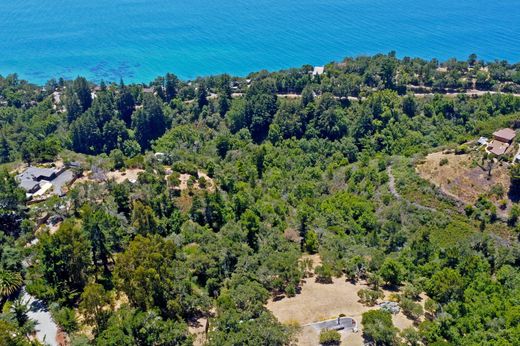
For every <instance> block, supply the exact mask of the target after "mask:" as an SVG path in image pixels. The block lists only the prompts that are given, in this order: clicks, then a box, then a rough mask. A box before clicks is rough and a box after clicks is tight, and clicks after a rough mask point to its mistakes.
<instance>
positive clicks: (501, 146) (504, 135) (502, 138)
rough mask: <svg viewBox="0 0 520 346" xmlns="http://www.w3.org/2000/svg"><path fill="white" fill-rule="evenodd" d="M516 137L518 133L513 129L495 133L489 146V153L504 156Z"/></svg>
mask: <svg viewBox="0 0 520 346" xmlns="http://www.w3.org/2000/svg"><path fill="white" fill-rule="evenodd" d="M515 137H516V131H515V130H513V129H509V128H506V129H501V130H498V131H496V132H495V133H493V140H492V141H491V142H490V143H489V145H488V148H487V149H488V151H489V152H490V153H492V154H495V155H497V156H500V155H503V154H505V153H506V152H507V149H509V147H510V146H511V143H512V142H513V140H514V139H515Z"/></svg>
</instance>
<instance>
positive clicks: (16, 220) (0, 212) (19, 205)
mask: <svg viewBox="0 0 520 346" xmlns="http://www.w3.org/2000/svg"><path fill="white" fill-rule="evenodd" d="M24 202H25V192H24V190H22V189H21V188H19V187H18V184H17V183H16V181H15V179H14V177H13V176H11V175H10V174H9V173H8V172H7V171H6V170H0V231H1V232H4V233H6V234H9V235H14V236H17V235H19V233H20V231H21V226H22V221H23V220H24V218H25V214H26V213H25V206H24Z"/></svg>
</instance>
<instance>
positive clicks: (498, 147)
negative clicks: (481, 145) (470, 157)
mask: <svg viewBox="0 0 520 346" xmlns="http://www.w3.org/2000/svg"><path fill="white" fill-rule="evenodd" d="M508 148H509V143H504V142H501V141H497V140H492V141H491V143H489V145H488V151H489V152H490V153H491V154H495V155H497V156H500V155H503V154H505V152H506V151H507V149H508Z"/></svg>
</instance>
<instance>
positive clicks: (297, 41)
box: [0, 0, 520, 84]
mask: <svg viewBox="0 0 520 346" xmlns="http://www.w3.org/2000/svg"><path fill="white" fill-rule="evenodd" d="M390 51H395V52H396V53H397V56H398V57H404V56H410V57H419V58H424V59H431V58H437V59H439V60H446V59H449V58H452V57H455V58H457V59H466V58H467V57H468V56H469V55H470V54H471V53H475V54H477V56H478V57H479V59H484V60H486V61H492V60H496V59H498V60H508V61H510V62H514V63H516V62H520V4H519V3H518V0H502V1H489V0H486V1H483V0H473V1H468V0H459V1H448V0H436V1H431V0H428V1H426V0H371V1H368V0H321V1H317V0H277V1H274V0H219V1H217V0H190V1H180V0H179V1H167V0H112V1H109V2H107V1H102V0H90V1H86V2H79V1H74V0H52V1H51V0H26V1H23V2H22V1H6V0H0V75H3V76H6V75H7V74H10V73H17V74H18V75H19V76H20V78H23V79H27V80H29V81H30V82H32V83H38V84H43V83H45V82H46V81H47V80H49V79H51V78H56V79H57V78H60V77H62V78H65V79H73V78H75V77H76V76H78V75H81V76H85V77H87V78H88V79H90V80H93V81H95V82H99V81H101V80H105V81H107V82H118V81H119V80H120V79H123V80H124V81H125V82H128V83H130V82H137V83H141V82H143V83H148V82H150V81H152V80H153V79H154V78H155V77H157V76H160V75H164V74H166V73H167V72H171V73H175V74H176V75H177V76H179V77H180V78H182V79H185V80H189V79H194V78H196V77H198V76H207V75H216V74H221V73H228V74H231V75H234V76H245V75H247V74H248V73H250V72H254V71H259V70H262V69H267V70H270V71H273V70H280V69H286V68H291V67H299V66H302V65H305V64H309V65H324V64H327V63H329V62H331V61H340V60H342V59H343V58H345V57H347V56H352V57H356V56H360V55H374V54H377V53H385V54H386V53H388V52H390Z"/></svg>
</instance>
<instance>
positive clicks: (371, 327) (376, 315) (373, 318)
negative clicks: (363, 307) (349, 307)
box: [361, 310, 397, 345]
mask: <svg viewBox="0 0 520 346" xmlns="http://www.w3.org/2000/svg"><path fill="white" fill-rule="evenodd" d="M361 323H362V324H363V334H364V336H365V337H366V338H367V339H368V340H369V341H372V342H374V343H375V344H377V345H393V344H394V341H395V338H396V335H397V328H395V327H394V324H393V323H392V314H391V313H390V312H388V311H383V310H371V311H367V312H365V313H364V314H363V318H362V320H361Z"/></svg>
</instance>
